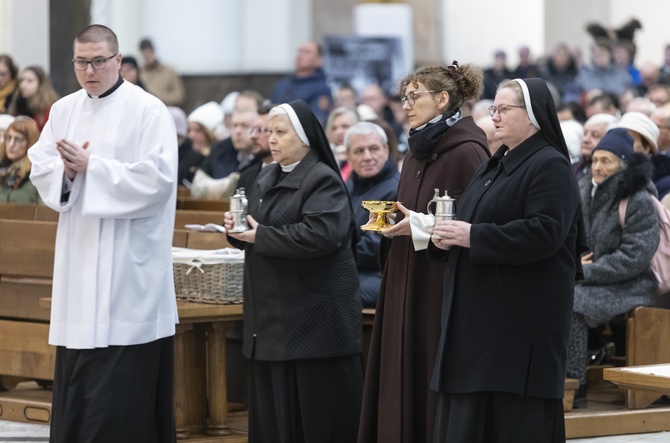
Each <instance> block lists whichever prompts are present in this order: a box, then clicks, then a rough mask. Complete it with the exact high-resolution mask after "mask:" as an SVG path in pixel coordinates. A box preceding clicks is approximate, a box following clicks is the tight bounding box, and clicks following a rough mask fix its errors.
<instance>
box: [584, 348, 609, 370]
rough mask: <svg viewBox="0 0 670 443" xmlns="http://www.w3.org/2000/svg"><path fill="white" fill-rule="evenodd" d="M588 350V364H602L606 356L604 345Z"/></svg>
mask: <svg viewBox="0 0 670 443" xmlns="http://www.w3.org/2000/svg"><path fill="white" fill-rule="evenodd" d="M588 352H589V360H588V364H589V365H594V366H597V365H601V364H603V362H604V361H605V358H606V357H607V349H606V348H605V346H603V347H601V348H598V349H594V350H593V351H588Z"/></svg>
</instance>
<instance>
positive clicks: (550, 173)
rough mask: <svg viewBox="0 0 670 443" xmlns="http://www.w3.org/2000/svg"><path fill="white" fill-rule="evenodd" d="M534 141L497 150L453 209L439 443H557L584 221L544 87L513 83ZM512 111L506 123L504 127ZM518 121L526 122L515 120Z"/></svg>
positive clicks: (437, 383)
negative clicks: (455, 239)
mask: <svg viewBox="0 0 670 443" xmlns="http://www.w3.org/2000/svg"><path fill="white" fill-rule="evenodd" d="M517 82H518V83H519V85H520V86H521V89H522V91H523V95H524V101H525V107H526V112H527V114H528V117H529V118H530V120H531V122H533V124H534V125H535V126H536V127H537V128H538V129H539V131H538V132H537V133H535V134H534V135H532V136H531V137H529V138H528V139H526V140H524V141H523V142H521V143H520V144H519V145H518V146H513V147H511V148H512V149H510V147H508V146H505V145H503V146H502V147H501V148H500V149H499V150H498V151H497V152H496V154H495V155H494V156H493V157H492V158H491V159H490V160H489V162H488V163H487V164H485V165H482V167H481V168H480V169H479V171H477V173H476V174H475V176H474V177H473V180H472V182H471V183H470V185H469V186H468V189H467V190H466V191H465V193H464V194H463V197H462V198H461V201H460V204H459V206H458V207H457V215H456V216H457V219H458V220H463V221H466V222H468V223H471V231H470V243H471V246H470V248H463V247H453V248H452V249H451V251H450V252H445V251H442V250H438V249H437V248H435V247H434V246H433V245H432V244H431V245H430V247H429V253H430V254H431V255H433V256H438V257H439V256H440V255H442V254H445V255H446V257H447V270H446V272H445V292H444V304H443V312H442V331H441V337H440V344H439V347H438V354H437V361H436V365H435V372H434V375H433V382H432V387H433V389H435V390H437V391H438V392H439V396H440V398H439V407H438V416H437V424H436V434H435V441H436V442H448V443H462V442H466V441H467V442H469V443H495V442H509V441H513V442H515V443H526V442H527V443H542V442H551V443H553V442H564V441H565V426H564V420H563V406H562V400H561V399H562V398H563V385H564V378H565V365H566V356H567V346H568V337H569V332H570V319H571V314H572V301H573V291H574V283H575V278H576V276H578V275H579V274H581V262H580V260H579V254H580V252H581V251H582V250H583V246H584V244H585V243H584V241H583V240H584V237H583V223H582V218H581V207H580V196H579V191H578V188H577V181H576V180H575V177H574V174H573V173H572V169H571V166H570V161H569V156H568V151H567V147H566V145H565V141H564V139H563V135H562V133H561V129H560V126H559V123H558V119H557V117H556V111H555V108H554V104H553V101H552V98H551V95H550V93H549V89H548V88H547V86H546V84H545V83H544V81H543V80H541V79H527V80H517ZM514 115H523V114H521V113H518V114H508V115H507V116H506V117H504V118H512V116H514ZM524 117H525V116H524Z"/></svg>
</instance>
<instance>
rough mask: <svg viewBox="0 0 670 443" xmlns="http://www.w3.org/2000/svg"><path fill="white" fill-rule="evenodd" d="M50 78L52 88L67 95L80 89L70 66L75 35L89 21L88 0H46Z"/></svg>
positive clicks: (89, 8)
mask: <svg viewBox="0 0 670 443" xmlns="http://www.w3.org/2000/svg"><path fill="white" fill-rule="evenodd" d="M49 14H50V29H49V37H50V42H51V48H50V51H49V55H50V60H51V62H50V63H51V67H50V69H49V71H50V72H51V78H52V80H53V84H54V88H56V90H57V91H58V92H59V93H60V94H61V95H63V96H64V95H67V94H70V93H72V92H74V91H76V90H78V89H80V86H79V84H78V83H77V78H76V77H75V75H74V70H73V69H72V63H71V60H72V55H73V54H72V44H73V42H74V38H75V36H76V35H77V34H78V33H79V31H81V30H82V29H83V28H85V27H86V26H88V25H89V24H90V21H91V0H51V1H50V2H49Z"/></svg>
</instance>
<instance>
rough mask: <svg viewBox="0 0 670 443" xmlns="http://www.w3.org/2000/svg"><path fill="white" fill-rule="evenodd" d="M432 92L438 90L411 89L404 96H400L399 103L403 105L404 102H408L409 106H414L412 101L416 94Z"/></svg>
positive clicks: (414, 99)
mask: <svg viewBox="0 0 670 443" xmlns="http://www.w3.org/2000/svg"><path fill="white" fill-rule="evenodd" d="M434 92H439V91H412V92H410V93H409V94H407V95H405V96H404V97H400V103H401V104H402V105H403V106H405V103H409V105H410V106H414V103H416V96H417V94H432V93H434Z"/></svg>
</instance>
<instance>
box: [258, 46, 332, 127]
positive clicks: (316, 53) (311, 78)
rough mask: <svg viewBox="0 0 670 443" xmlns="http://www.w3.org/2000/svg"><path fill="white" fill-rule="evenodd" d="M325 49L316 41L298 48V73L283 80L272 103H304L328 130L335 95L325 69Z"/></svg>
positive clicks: (276, 87)
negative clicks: (327, 125) (299, 101)
mask: <svg viewBox="0 0 670 443" xmlns="http://www.w3.org/2000/svg"><path fill="white" fill-rule="evenodd" d="M321 54H322V50H321V46H320V45H319V44H318V43H317V42H315V41H309V42H305V43H303V44H302V45H300V47H298V53H297V54H296V57H295V72H294V73H293V74H291V75H288V76H286V77H284V78H283V79H281V80H279V82H277V84H276V85H275V88H274V91H273V92H272V98H271V101H272V103H288V102H290V101H293V100H298V99H301V100H304V101H305V102H307V104H308V105H309V107H310V109H311V110H312V112H313V113H314V115H316V117H317V118H318V119H319V122H321V125H322V126H324V125H325V123H326V120H327V119H328V113H329V112H330V109H331V108H332V107H333V95H332V93H331V90H330V87H329V86H328V84H327V82H326V74H325V73H324V71H323V69H322V65H323V60H322V59H321Z"/></svg>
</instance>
